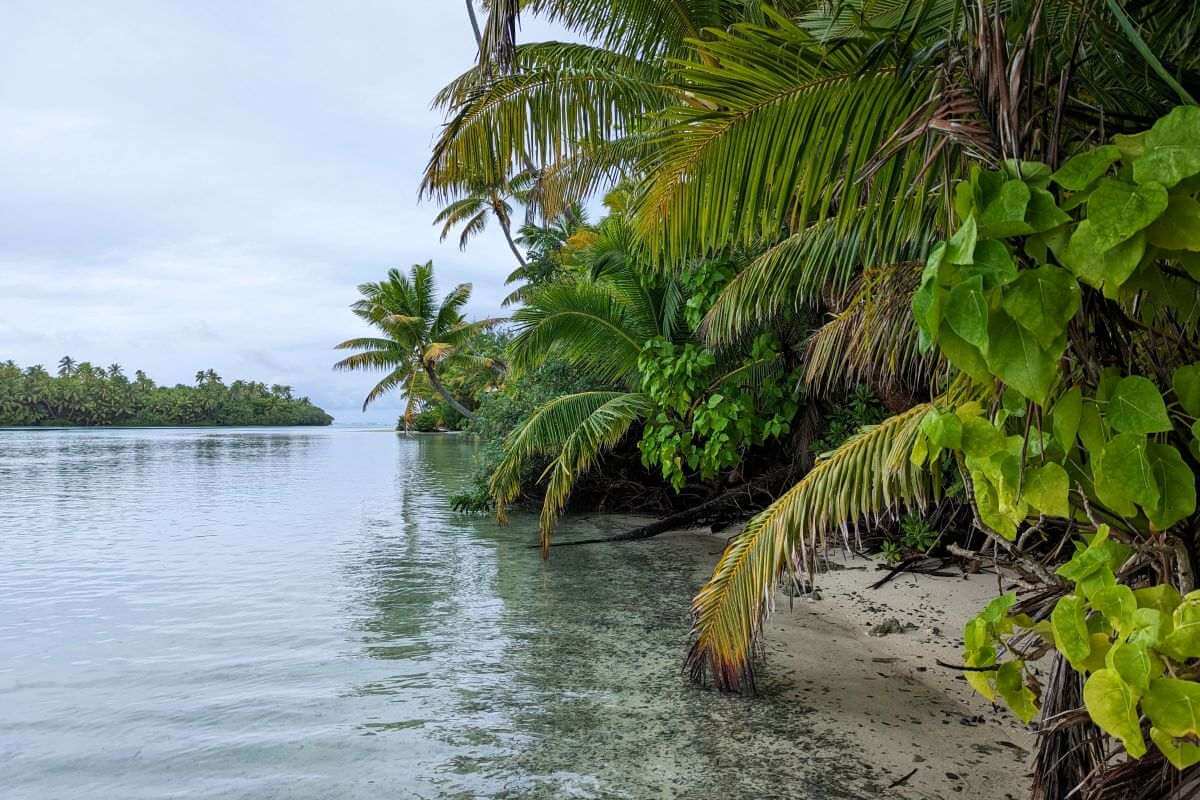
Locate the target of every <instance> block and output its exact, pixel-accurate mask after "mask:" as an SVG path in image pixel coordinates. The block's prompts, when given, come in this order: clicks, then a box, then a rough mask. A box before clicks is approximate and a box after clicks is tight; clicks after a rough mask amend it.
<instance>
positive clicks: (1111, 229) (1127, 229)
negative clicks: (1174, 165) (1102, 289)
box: [1087, 178, 1167, 252]
mask: <svg viewBox="0 0 1200 800" xmlns="http://www.w3.org/2000/svg"><path fill="white" fill-rule="evenodd" d="M1166 208H1167V190H1166V188H1164V187H1163V186H1162V185H1161V184H1158V183H1144V184H1141V185H1135V184H1132V183H1126V182H1125V181H1122V180H1118V179H1116V178H1104V179H1103V180H1101V181H1100V185H1099V186H1097V187H1096V191H1094V192H1092V196H1091V197H1089V198H1088V204H1087V213H1088V216H1087V219H1088V222H1089V223H1091V226H1090V227H1091V230H1092V232H1093V235H1094V237H1095V242H1094V244H1095V246H1096V247H1097V248H1098V250H1099V251H1100V252H1104V251H1107V250H1111V249H1112V248H1114V247H1116V246H1117V245H1119V244H1120V243H1121V242H1123V241H1125V240H1126V239H1128V238H1129V237H1130V236H1133V235H1134V234H1135V233H1137V232H1138V231H1140V230H1143V229H1144V228H1146V227H1147V226H1148V225H1150V223H1152V222H1154V220H1156V219H1158V217H1159V215H1161V214H1162V213H1163V211H1165V210H1166Z"/></svg>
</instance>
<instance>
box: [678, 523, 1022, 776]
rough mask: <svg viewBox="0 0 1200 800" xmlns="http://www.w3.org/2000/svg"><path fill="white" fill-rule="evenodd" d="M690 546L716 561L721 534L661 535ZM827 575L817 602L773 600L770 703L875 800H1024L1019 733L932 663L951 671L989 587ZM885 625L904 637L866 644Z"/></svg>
mask: <svg viewBox="0 0 1200 800" xmlns="http://www.w3.org/2000/svg"><path fill="white" fill-rule="evenodd" d="M697 534H699V535H702V536H708V537H710V538H711V540H712V542H713V545H714V546H713V548H712V552H713V555H714V561H715V557H716V555H717V554H719V552H720V549H721V547H722V546H723V545H724V542H725V540H726V539H727V538H728V537H729V535H730V532H723V533H722V534H719V535H714V534H711V533H710V532H709V531H708V530H707V529H704V530H700V531H681V532H679V533H676V534H670V535H672V536H694V535H697ZM837 566H840V567H842V568H840V569H838V568H836V567H835V569H833V570H831V571H829V572H827V573H823V574H821V575H820V576H819V578H818V580H817V590H818V591H817V596H816V597H813V598H808V597H797V598H791V597H788V596H787V595H785V594H782V593H777V594H776V597H775V608H776V611H775V613H774V614H772V615H771V617H770V618H769V619H768V621H767V624H766V656H765V663H764V664H763V667H762V670H761V671H762V673H763V674H764V675H767V676H770V677H771V678H772V681H771V683H772V686H773V687H774V688H773V691H782V692H784V693H786V694H787V695H788V696H790V697H791V698H793V699H794V701H795V706H796V713H798V714H805V715H808V717H809V721H810V722H811V723H812V724H813V725H814V726H816V727H817V728H818V729H820V728H826V729H827V730H828V732H829V733H830V734H832V735H836V736H840V737H842V738H843V739H845V740H846V741H848V742H849V743H850V745H851V746H850V748H849V749H848V752H846V753H845V754H844V757H845V759H846V760H847V761H849V762H854V761H859V762H861V763H862V764H863V767H864V769H865V770H869V771H871V772H874V773H876V775H877V776H882V777H883V779H884V780H883V781H882V785H884V786H890V785H891V784H893V783H895V784H896V785H894V786H890V788H889V789H888V790H887V794H886V795H885V796H888V797H897V798H955V797H974V798H989V799H990V798H1020V797H1024V796H1026V795H1027V794H1028V787H1029V778H1028V771H1029V762H1030V755H1031V753H1032V750H1033V744H1034V742H1033V739H1034V737H1033V735H1032V732H1031V731H1030V729H1028V728H1027V727H1025V726H1023V725H1022V724H1021V723H1020V721H1019V720H1017V719H1016V718H1015V717H1013V716H1012V715H1011V714H1009V713H1008V712H1007V711H1005V710H1003V709H998V708H995V707H993V706H992V705H991V704H990V703H989V702H988V701H987V700H986V699H984V698H983V697H981V696H980V695H978V694H976V693H974V692H973V691H972V690H971V688H970V687H969V686H968V685H967V684H966V681H964V680H963V678H962V677H961V675H960V673H959V672H957V671H955V670H951V669H946V668H944V667H940V666H938V665H937V664H936V663H935V661H936V660H937V659H940V660H942V661H943V662H946V663H949V664H958V663H961V658H962V656H961V648H962V639H961V636H962V628H963V625H964V624H965V623H966V621H967V620H968V619H970V618H971V617H972V616H974V615H975V614H976V613H977V612H978V611H979V609H981V608H982V607H983V606H984V605H985V604H986V603H987V601H988V600H990V599H991V598H992V597H994V596H995V595H996V594H997V593H998V592H999V587H998V585H997V580H996V576H995V575H994V574H989V573H982V574H978V575H963V576H956V577H934V576H928V575H912V574H902V575H900V576H899V577H897V578H895V579H893V580H891V581H889V582H888V583H887V584H885V585H884V586H883V587H881V588H879V589H871V588H870V586H871V584H872V583H874V582H876V581H878V580H879V579H880V578H881V577H883V576H884V575H886V574H887V573H886V572H885V571H882V570H881V569H880V568H879V567H880V562H877V561H874V560H871V559H866V558H859V557H851V558H849V559H848V560H840V561H838V562H837ZM947 571H950V572H957V570H954V569H949V570H947ZM892 619H895V620H896V621H897V622H899V623H900V625H901V626H903V627H905V628H906V629H905V630H903V631H902V632H899V633H890V634H887V635H883V636H878V635H872V634H871V631H872V629H875V628H876V626H879V625H881V624H884V623H887V622H888V621H889V620H892ZM798 744H800V745H801V746H803V743H798Z"/></svg>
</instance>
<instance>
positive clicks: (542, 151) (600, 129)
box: [421, 42, 670, 198]
mask: <svg viewBox="0 0 1200 800" xmlns="http://www.w3.org/2000/svg"><path fill="white" fill-rule="evenodd" d="M663 77H664V73H663V70H662V68H661V66H659V65H657V64H656V63H654V62H645V61H639V60H637V59H633V58H629V57H625V56H621V55H618V54H616V53H612V52H609V51H606V50H603V49H600V48H595V47H590V46H588V45H583V44H572V43H560V42H546V43H539V44H531V45H522V46H520V47H518V48H517V58H516V66H515V68H514V69H513V71H511V72H509V73H504V74H492V73H483V74H481V73H480V72H479V69H478V67H476V68H474V69H473V70H472V71H471V72H468V73H467V74H466V75H464V76H462V77H460V78H459V79H458V80H456V81H455V82H453V83H452V84H450V85H449V86H447V87H446V89H444V90H443V91H442V92H441V93H440V94H439V95H438V97H437V99H436V100H435V105H438V106H440V107H443V108H447V109H449V111H450V118H449V121H448V122H447V124H446V126H445V128H443V130H442V133H441V135H440V136H439V138H438V140H437V142H436V143H435V145H434V149H433V154H432V157H431V158H430V160H429V164H428V166H427V167H426V170H425V176H424V179H423V181H422V185H421V193H422V194H423V195H426V196H433V197H438V198H448V197H450V196H452V195H453V194H454V193H455V192H456V191H462V190H463V188H464V187H465V186H467V185H468V184H469V183H471V182H472V181H479V180H482V181H483V182H485V183H487V184H501V183H503V182H504V181H505V179H506V178H507V177H508V176H509V175H511V174H513V173H514V172H517V171H520V170H524V169H527V168H528V166H529V164H530V162H532V165H533V166H534V167H545V166H547V165H550V164H553V163H556V162H558V161H560V160H562V159H563V158H568V157H570V156H571V155H572V154H573V153H575V152H577V151H579V150H580V149H581V148H585V147H587V146H589V145H594V144H596V143H599V142H603V141H606V140H610V139H613V138H616V137H619V136H623V135H625V134H626V133H629V132H631V131H632V130H634V129H635V128H636V127H637V125H638V124H640V123H641V120H643V119H644V118H645V117H646V116H647V114H650V113H652V112H654V111H656V110H658V109H661V108H662V107H664V106H665V105H666V103H667V102H668V101H669V98H670V93H669V91H667V90H666V89H665V88H663V85H662V84H663Z"/></svg>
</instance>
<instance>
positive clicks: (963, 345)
mask: <svg viewBox="0 0 1200 800" xmlns="http://www.w3.org/2000/svg"><path fill="white" fill-rule="evenodd" d="M938 346H939V347H940V348H941V351H942V355H944V356H945V357H946V360H947V361H949V362H950V363H951V364H953V365H954V367H955V368H956V369H958V370H959V371H960V372H963V373H965V374H966V375H969V376H970V377H971V378H972V379H974V380H975V381H976V382H978V383H991V382H992V372H991V370H990V369H989V368H988V365H987V361H986V360H984V357H983V354H982V353H980V352H979V348H978V347H976V346H975V345H973V344H971V343H970V342H967V341H964V340H963V338H962V337H960V336H959V335H958V334H957V333H955V332H954V330H953V329H952V328H951V327H950V323H949V322H945V321H943V322H942V327H941V331H940V333H939V335H938Z"/></svg>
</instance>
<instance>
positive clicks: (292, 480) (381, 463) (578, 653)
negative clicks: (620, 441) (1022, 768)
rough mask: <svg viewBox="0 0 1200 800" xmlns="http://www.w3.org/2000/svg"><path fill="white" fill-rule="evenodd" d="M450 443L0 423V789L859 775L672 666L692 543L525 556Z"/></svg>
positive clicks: (687, 792)
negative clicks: (471, 505) (485, 510)
mask: <svg viewBox="0 0 1200 800" xmlns="http://www.w3.org/2000/svg"><path fill="white" fill-rule="evenodd" d="M470 459H471V445H470V443H469V442H466V441H463V440H459V439H455V438H452V437H399V436H395V435H392V434H387V433H376V432H355V431H344V430H324V431H315V432H314V431H312V430H311V429H304V430H296V431H283V432H280V431H262V430H258V431H255V430H246V431H236V432H228V431H205V430H186V431H179V430H175V431H171V430H160V431H87V432H82V431H55V432H46V431H40V432H24V431H21V432H13V431H6V432H0V554H2V555H0V764H3V770H4V776H5V781H6V784H5V792H7V793H8V796H13V797H20V798H26V797H29V798H58V797H82V796H96V797H121V798H130V799H133V798H152V797H153V798H159V797H164V796H187V797H196V798H246V797H254V798H270V797H287V798H326V797H339V798H372V799H374V798H378V797H381V796H384V797H429V798H435V797H436V798H459V797H461V798H476V797H498V798H509V797H511V798H516V797H521V798H539V797H545V798H559V797H596V798H609V797H630V798H643V797H710V796H713V795H717V796H720V795H721V794H724V795H726V796H730V797H738V798H740V797H785V796H786V797H789V798H827V797H828V798H837V797H870V796H875V793H874V792H875V790H874V787H872V786H870V785H869V783H865V782H864V781H863V780H862V776H859V775H851V774H848V771H847V768H846V766H845V764H846V759H845V756H844V754H843V753H842V752H841V749H842V748H844V744H843V743H841V742H837V741H824V740H820V739H818V738H816V733H815V732H814V731H811V730H809V728H808V727H807V725H806V722H805V717H804V715H803V714H801V713H796V709H795V708H793V707H790V706H787V705H783V704H777V703H775V702H774V701H773V700H772V699H771V697H770V691H769V690H770V688H771V687H769V686H768V687H767V688H768V693H767V695H768V696H766V697H764V698H759V699H757V700H754V701H747V700H744V699H741V698H734V697H722V696H720V695H716V694H712V693H709V692H702V691H697V690H694V689H691V688H689V687H688V686H687V685H686V684H685V682H684V681H683V679H682V676H681V675H680V673H679V663H680V658H681V656H682V653H683V650H684V648H685V646H686V641H687V624H688V621H687V618H686V609H687V600H688V598H689V597H690V595H691V593H692V592H693V591H694V589H695V588H696V586H697V585H698V582H699V580H700V579H701V578H702V575H703V568H704V566H705V565H706V563H707V561H708V559H709V555H708V553H707V552H706V550H708V549H710V548H709V546H707V545H698V544H696V543H694V542H690V541H654V542H648V543H643V544H636V545H623V546H613V547H586V548H567V549H564V550H561V551H559V552H558V553H556V555H555V557H554V560H553V561H552V562H551V563H550V564H549V565H547V564H544V563H542V561H541V559H540V558H539V556H538V553H537V551H536V550H535V549H531V548H530V547H529V545H530V544H532V543H533V541H534V539H535V536H534V528H533V526H534V524H535V523H534V520H533V519H528V518H527V519H521V518H518V519H517V520H516V521H515V522H514V524H513V525H512V526H510V527H507V528H501V527H499V526H497V525H495V524H494V523H493V522H492V521H491V520H490V519H487V518H483V517H469V516H463V515H458V514H454V513H453V512H451V511H450V510H449V509H448V508H447V506H446V502H445V498H446V496H447V495H448V494H449V493H450V492H452V491H453V490H454V489H456V488H458V487H459V486H461V484H462V482H463V480H464V476H465V475H466V474H468V473H469V470H470V463H471V462H470ZM604 524H605V522H604V521H603V520H592V521H588V520H577V521H574V522H572V523H570V524H568V525H567V526H565V527H564V530H563V536H567V537H569V536H571V535H594V534H595V532H596V531H595V530H594V528H595V527H596V526H598V525H599V526H603V525H604Z"/></svg>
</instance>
